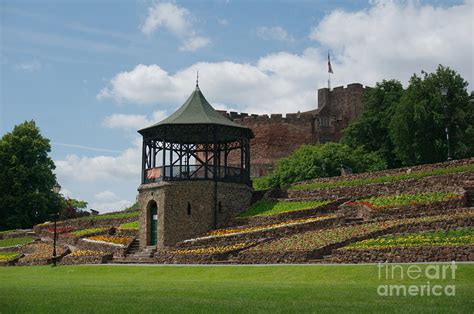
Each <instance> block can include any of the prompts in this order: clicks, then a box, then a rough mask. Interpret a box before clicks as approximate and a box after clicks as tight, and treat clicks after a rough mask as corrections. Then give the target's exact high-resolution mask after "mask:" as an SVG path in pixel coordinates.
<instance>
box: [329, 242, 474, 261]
mask: <svg viewBox="0 0 474 314" xmlns="http://www.w3.org/2000/svg"><path fill="white" fill-rule="evenodd" d="M325 261H327V262H330V263H352V264H357V263H378V262H382V263H383V262H389V263H415V262H450V261H457V262H460V261H474V245H459V246H454V245H450V246H408V247H388V248H377V249H354V250H347V249H338V250H335V251H334V252H333V254H332V255H331V256H330V257H328V258H326V259H325Z"/></svg>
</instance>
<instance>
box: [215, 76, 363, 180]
mask: <svg viewBox="0 0 474 314" xmlns="http://www.w3.org/2000/svg"><path fill="white" fill-rule="evenodd" d="M365 91H366V88H364V86H362V85H361V84H358V83H354V84H349V85H347V87H343V86H339V87H335V88H334V89H332V90H329V89H328V88H321V89H319V90H318V108H317V109H315V110H311V111H306V112H301V113H300V112H298V113H287V114H286V116H285V117H283V115H282V114H272V115H270V116H269V115H256V114H250V115H249V114H247V113H237V112H225V111H222V112H221V113H222V114H225V115H226V116H228V117H229V118H230V119H231V120H233V121H235V122H237V123H240V124H242V125H245V126H247V127H249V128H251V129H252V131H253V132H254V134H255V138H254V139H252V140H251V142H250V152H251V153H250V155H251V157H250V158H251V176H252V177H260V176H264V175H266V174H267V173H268V172H269V171H271V170H272V169H273V167H274V165H275V162H276V161H277V160H278V159H280V158H283V157H286V156H288V155H289V154H291V153H292V152H293V151H294V150H296V149H297V148H298V147H299V146H301V145H303V144H318V143H325V142H328V141H333V142H337V141H339V140H340V138H341V131H342V130H343V129H344V128H346V127H347V126H348V125H349V123H350V122H352V121H353V120H355V119H356V118H357V117H358V116H359V115H360V113H361V112H362V109H363V106H362V98H363V96H364V93H365ZM230 158H231V160H230V163H232V156H230Z"/></svg>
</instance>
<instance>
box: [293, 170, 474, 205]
mask: <svg viewBox="0 0 474 314" xmlns="http://www.w3.org/2000/svg"><path fill="white" fill-rule="evenodd" d="M469 180H474V171H470V172H462V173H451V174H446V175H439V176H432V177H425V178H420V179H409V180H404V181H396V182H385V183H375V184H367V185H360V186H339V187H328V188H321V189H314V190H288V191H287V193H288V197H290V198H315V199H321V200H333V199H339V198H344V197H350V198H352V199H362V198H368V197H372V196H381V195H397V194H405V193H408V194H415V193H420V192H455V193H463V192H464V189H463V182H464V181H469Z"/></svg>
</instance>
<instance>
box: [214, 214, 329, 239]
mask: <svg viewBox="0 0 474 314" xmlns="http://www.w3.org/2000/svg"><path fill="white" fill-rule="evenodd" d="M330 218H335V216H334V215H321V216H316V217H309V218H303V219H295V220H288V221H284V222H281V223H275V224H271V225H263V226H254V227H248V228H231V229H219V230H213V231H211V232H209V233H208V236H217V237H219V236H228V235H235V234H240V233H249V232H256V231H263V230H269V229H275V228H281V227H288V226H292V225H296V224H303V223H307V222H313V221H318V220H325V219H330Z"/></svg>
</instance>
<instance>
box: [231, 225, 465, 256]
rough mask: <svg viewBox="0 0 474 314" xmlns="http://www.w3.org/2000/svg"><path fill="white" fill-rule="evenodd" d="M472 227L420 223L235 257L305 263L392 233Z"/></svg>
mask: <svg viewBox="0 0 474 314" xmlns="http://www.w3.org/2000/svg"><path fill="white" fill-rule="evenodd" d="M470 226H473V221H472V219H471V218H464V219H456V220H448V221H434V222H421V223H416V224H407V225H401V226H395V227H391V228H388V229H384V230H379V231H376V232H372V233H368V234H365V235H362V236H359V237H354V238H351V239H347V240H344V241H341V242H338V243H333V244H330V245H327V246H324V247H321V248H317V249H314V250H308V251H293V252H290V251H286V252H265V251H262V252H246V251H243V252H241V253H239V255H238V256H237V260H238V262H239V263H243V264H254V263H256V264H271V263H306V262H308V261H310V260H312V259H321V258H323V257H324V256H325V255H329V254H331V252H333V250H336V249H338V248H341V247H344V246H346V245H348V244H350V243H354V242H357V241H361V240H365V239H370V238H375V237H379V236H382V235H388V234H393V233H415V232H423V231H431V230H438V229H439V230H448V229H455V228H463V227H470Z"/></svg>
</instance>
